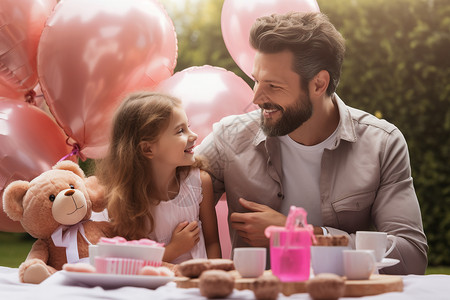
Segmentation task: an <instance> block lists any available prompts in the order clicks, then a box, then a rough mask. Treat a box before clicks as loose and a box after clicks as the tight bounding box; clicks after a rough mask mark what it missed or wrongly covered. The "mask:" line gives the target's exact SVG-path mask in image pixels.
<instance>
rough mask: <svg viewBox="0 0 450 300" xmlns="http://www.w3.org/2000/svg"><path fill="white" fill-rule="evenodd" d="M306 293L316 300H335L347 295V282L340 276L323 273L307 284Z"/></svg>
mask: <svg viewBox="0 0 450 300" xmlns="http://www.w3.org/2000/svg"><path fill="white" fill-rule="evenodd" d="M306 291H307V292H308V293H309V295H310V296H311V298H313V299H314V300H335V299H338V298H340V297H342V296H344V293H345V281H344V278H342V277H341V276H339V275H336V274H330V273H322V274H319V275H317V276H315V277H314V278H311V279H309V280H308V281H307V282H306Z"/></svg>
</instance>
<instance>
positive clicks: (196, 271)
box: [177, 258, 211, 278]
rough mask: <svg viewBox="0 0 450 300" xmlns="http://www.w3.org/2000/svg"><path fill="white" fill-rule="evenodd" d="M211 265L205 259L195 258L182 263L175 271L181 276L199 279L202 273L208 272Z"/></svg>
mask: <svg viewBox="0 0 450 300" xmlns="http://www.w3.org/2000/svg"><path fill="white" fill-rule="evenodd" d="M210 265H211V263H210V261H209V259H206V258H195V259H190V260H186V261H184V262H182V263H181V264H179V265H178V268H177V271H178V272H179V273H180V274H181V276H186V277H190V278H196V277H199V276H200V275H201V274H202V273H203V271H206V270H209V267H210Z"/></svg>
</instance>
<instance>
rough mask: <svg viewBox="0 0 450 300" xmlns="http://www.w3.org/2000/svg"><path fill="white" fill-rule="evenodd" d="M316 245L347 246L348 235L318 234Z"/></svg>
mask: <svg viewBox="0 0 450 300" xmlns="http://www.w3.org/2000/svg"><path fill="white" fill-rule="evenodd" d="M315 238H316V242H315V243H314V246H347V245H348V237H347V236H346V235H326V236H325V235H316V236H315Z"/></svg>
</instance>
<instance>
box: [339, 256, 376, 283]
mask: <svg viewBox="0 0 450 300" xmlns="http://www.w3.org/2000/svg"><path fill="white" fill-rule="evenodd" d="M342 256H343V260H344V275H345V276H346V277H347V279H349V280H362V279H369V277H370V275H372V273H373V272H374V271H375V269H376V262H375V255H374V251H373V250H344V251H343V252H342Z"/></svg>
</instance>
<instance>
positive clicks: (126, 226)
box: [96, 91, 198, 239]
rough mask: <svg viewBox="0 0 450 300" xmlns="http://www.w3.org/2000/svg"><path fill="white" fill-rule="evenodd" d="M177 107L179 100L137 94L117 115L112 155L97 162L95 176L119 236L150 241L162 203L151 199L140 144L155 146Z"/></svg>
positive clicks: (146, 162)
mask: <svg viewBox="0 0 450 300" xmlns="http://www.w3.org/2000/svg"><path fill="white" fill-rule="evenodd" d="M176 106H181V101H180V100H179V99H177V98H174V97H171V96H168V95H164V94H159V93H152V92H145V91H144V92H134V93H132V94H130V95H128V96H127V97H126V98H125V99H124V101H123V102H122V104H121V105H120V106H119V108H118V109H117V111H116V113H115V115H114V118H113V128H112V134H111V139H110V145H109V151H108V154H107V156H106V157H105V158H104V159H102V160H99V161H97V163H96V176H97V177H98V179H99V181H100V183H101V184H103V185H104V187H105V191H106V197H107V198H108V215H109V217H110V221H111V223H112V226H113V229H114V232H115V234H116V235H120V236H123V237H125V238H127V239H139V238H143V237H148V234H149V233H150V232H151V231H152V228H153V226H154V224H153V217H152V215H151V211H150V209H151V207H152V206H153V205H157V204H158V203H159V201H157V200H154V199H152V198H150V195H151V190H152V182H153V178H152V177H151V174H150V172H149V170H150V167H149V165H150V163H151V161H150V159H149V158H147V157H146V156H144V154H143V153H142V151H141V148H140V147H139V143H140V142H141V141H148V142H150V143H153V142H156V141H157V140H158V138H159V136H160V135H161V133H162V132H163V131H164V130H165V129H166V128H167V126H168V124H169V120H170V118H171V116H172V110H173V108H174V107H176ZM196 165H198V164H196ZM188 169H189V168H188ZM177 171H179V170H177Z"/></svg>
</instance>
